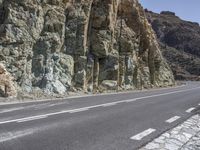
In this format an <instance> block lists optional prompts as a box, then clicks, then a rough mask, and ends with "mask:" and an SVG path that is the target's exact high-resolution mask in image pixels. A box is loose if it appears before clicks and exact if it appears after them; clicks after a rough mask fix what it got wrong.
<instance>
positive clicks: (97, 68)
mask: <svg viewBox="0 0 200 150" xmlns="http://www.w3.org/2000/svg"><path fill="white" fill-rule="evenodd" d="M0 61H1V62H2V63H3V64H4V65H5V66H6V68H7V70H8V71H9V72H10V73H11V75H12V76H13V77H14V79H15V82H16V83H17V88H18V90H20V91H24V92H32V91H34V89H37V88H40V89H42V90H43V91H44V92H45V93H59V94H63V93H65V92H67V91H73V90H81V91H89V92H98V91H100V92H102V91H105V90H121V89H124V90H125V89H134V88H141V87H145V88H150V87H153V86H168V85H173V84H174V78H173V75H172V72H171V70H170V68H169V66H168V65H167V63H166V62H165V60H164V59H163V57H162V54H161V52H160V49H159V46H158V43H157V40H156V37H155V35H154V32H153V30H152V28H151V26H150V25H149V23H148V21H147V19H146V17H145V12H144V10H143V8H142V7H141V5H140V4H139V3H138V1H137V0H1V1H0Z"/></svg>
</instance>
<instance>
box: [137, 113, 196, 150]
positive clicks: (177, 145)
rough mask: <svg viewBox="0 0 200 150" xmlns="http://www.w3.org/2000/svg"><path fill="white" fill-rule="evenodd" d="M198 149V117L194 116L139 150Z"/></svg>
mask: <svg viewBox="0 0 200 150" xmlns="http://www.w3.org/2000/svg"><path fill="white" fill-rule="evenodd" d="M161 149H162V150H193V149H200V115H199V114H196V115H194V116H192V117H190V118H189V119H188V120H186V121H185V122H183V123H182V124H180V125H178V126H177V127H175V128H173V129H171V130H169V131H167V132H165V133H163V134H162V135H160V136H159V137H158V138H156V139H154V140H153V141H152V142H150V143H148V144H147V145H145V146H144V147H142V148H141V149H140V150H161Z"/></svg>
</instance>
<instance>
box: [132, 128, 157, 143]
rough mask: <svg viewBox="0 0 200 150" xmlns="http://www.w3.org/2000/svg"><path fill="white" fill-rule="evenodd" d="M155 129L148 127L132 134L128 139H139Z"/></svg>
mask: <svg viewBox="0 0 200 150" xmlns="http://www.w3.org/2000/svg"><path fill="white" fill-rule="evenodd" d="M155 131H156V129H152V128H149V129H147V130H145V131H143V132H141V133H139V134H137V135H134V136H132V137H131V138H130V139H131V140H137V141H139V140H141V139H143V138H144V137H146V136H148V135H150V134H151V133H153V132H155Z"/></svg>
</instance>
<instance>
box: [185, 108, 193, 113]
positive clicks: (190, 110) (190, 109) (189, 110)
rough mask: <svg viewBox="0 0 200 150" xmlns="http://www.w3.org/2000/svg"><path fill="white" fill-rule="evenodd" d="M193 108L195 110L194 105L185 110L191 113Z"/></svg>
mask: <svg viewBox="0 0 200 150" xmlns="http://www.w3.org/2000/svg"><path fill="white" fill-rule="evenodd" d="M193 110H195V108H194V107H191V108H189V109H187V110H186V111H185V112H187V113H191V112H192V111H193Z"/></svg>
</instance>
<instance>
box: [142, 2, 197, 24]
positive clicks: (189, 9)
mask: <svg viewBox="0 0 200 150" xmlns="http://www.w3.org/2000/svg"><path fill="white" fill-rule="evenodd" d="M140 2H141V3H142V5H143V7H144V8H148V9H149V10H152V11H154V12H157V13H159V12H160V11H163V10H169V11H173V12H175V13H176V14H177V16H179V17H181V18H182V19H184V20H188V21H194V22H199V23H200V0H140Z"/></svg>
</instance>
